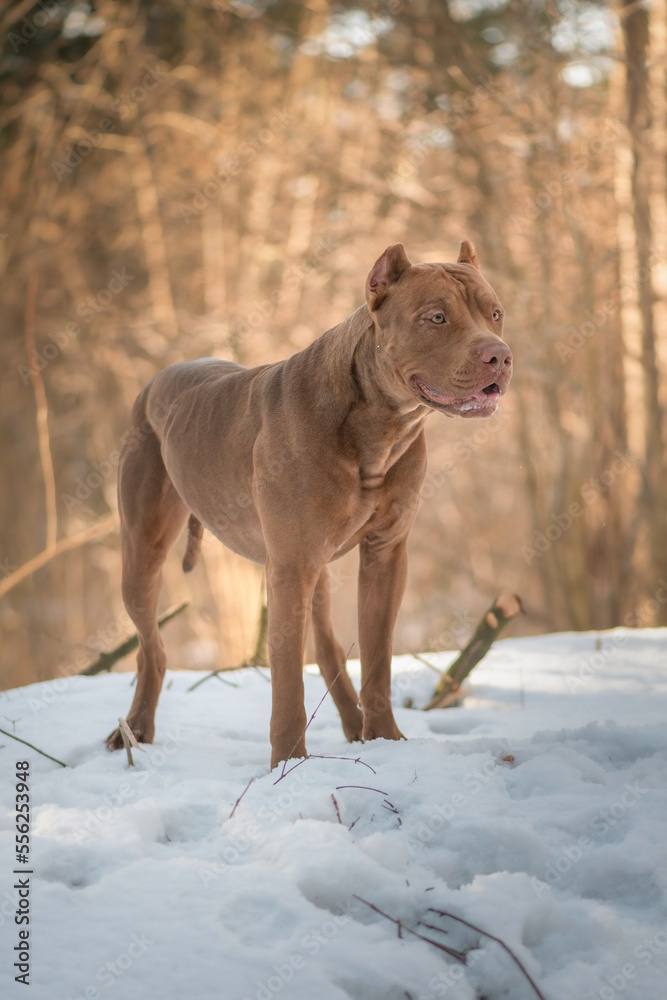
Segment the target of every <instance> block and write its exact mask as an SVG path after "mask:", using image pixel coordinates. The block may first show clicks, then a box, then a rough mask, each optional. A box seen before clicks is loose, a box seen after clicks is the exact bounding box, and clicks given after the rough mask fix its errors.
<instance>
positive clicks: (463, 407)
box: [413, 376, 503, 417]
mask: <svg viewBox="0 0 667 1000" xmlns="http://www.w3.org/2000/svg"><path fill="white" fill-rule="evenodd" d="M413 382H414V385H415V388H416V390H417V393H418V394H419V396H421V398H422V400H423V401H424V402H426V403H428V404H429V406H435V407H437V408H438V409H444V410H447V412H449V413H452V414H458V415H459V416H462V417H488V416H490V414H492V413H494V412H495V410H496V408H497V406H498V400H499V399H500V397H501V396H502V394H503V390H502V389H501V388H500V386H499V385H498V383H497V382H491V383H490V384H489V385H487V386H485V387H484V388H483V389H478V390H477V392H474V393H473V394H472V395H471V396H448V395H447V394H446V393H444V392H439V391H438V390H437V389H434V388H432V386H430V385H427V384H426V382H423V381H422V379H420V378H417V377H416V376H415V377H414V379H413Z"/></svg>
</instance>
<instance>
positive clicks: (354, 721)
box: [341, 708, 364, 743]
mask: <svg viewBox="0 0 667 1000" xmlns="http://www.w3.org/2000/svg"><path fill="white" fill-rule="evenodd" d="M341 722H342V724H343V732H344V734H345V739H346V740H347V742H348V743H359V742H361V740H363V738H364V717H363V714H362V712H361V709H359V708H358V709H356V711H355V712H354V714H352V715H349V716H347V717H346V718H344V719H341Z"/></svg>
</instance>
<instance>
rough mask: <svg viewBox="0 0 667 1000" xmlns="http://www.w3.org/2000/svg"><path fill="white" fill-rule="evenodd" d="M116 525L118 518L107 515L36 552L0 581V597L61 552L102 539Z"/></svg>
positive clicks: (113, 515)
mask: <svg viewBox="0 0 667 1000" xmlns="http://www.w3.org/2000/svg"><path fill="white" fill-rule="evenodd" d="M117 524H118V518H117V517H116V515H115V514H109V516H108V517H103V518H102V520H101V521H98V522H97V524H93V525H92V527H90V528H86V529H85V531H80V532H79V533H78V535H72V536H71V537H70V538H61V539H60V540H59V541H57V542H56V543H55V545H47V547H46V548H45V549H42V551H41V552H38V553H37V555H36V556H33V557H32V559H28V561H27V562H25V563H23V565H22V566H19V567H18V569H15V570H14V571H13V572H12V573H10V574H9V575H8V576H6V577H5V579H4V580H2V581H0V597H4V595H5V594H6V593H7V592H8V591H10V590H12V588H13V587H15V586H16V585H17V583H20V582H21V580H25V578H26V577H27V576H30V574H31V573H34V572H35V570H38V569H41V568H42V566H45V565H46V563H48V562H50V561H51V560H52V559H55V557H56V556H59V555H61V554H62V553H63V552H69V551H70V549H76V548H78V547H79V546H80V545H85V544H86V543H87V542H93V541H97V539H99V538H104V536H105V535H108V534H109V532H111V531H113V529H114V528H115V527H116V525H117Z"/></svg>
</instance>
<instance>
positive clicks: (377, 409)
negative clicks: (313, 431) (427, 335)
mask: <svg viewBox="0 0 667 1000" xmlns="http://www.w3.org/2000/svg"><path fill="white" fill-rule="evenodd" d="M324 355H326V362H327V363H323V362H324ZM296 358H299V359H300V364H299V368H300V369H301V371H302V374H305V372H308V373H309V375H308V383H309V387H310V393H309V395H310V397H311V401H312V402H315V399H317V403H316V405H317V407H318V412H321V413H322V416H324V411H326V419H328V420H329V421H330V422H331V423H332V424H333V425H334V427H335V428H337V430H338V432H339V433H341V434H342V435H344V437H345V439H346V443H347V446H348V449H347V450H348V451H349V452H350V453H352V454H354V456H355V461H356V462H357V463H358V467H359V475H360V478H361V481H362V486H364V487H365V488H374V487H376V486H380V485H381V484H382V482H383V481H384V477H385V475H386V474H387V472H388V471H389V469H390V468H391V467H392V466H393V465H394V463H395V462H397V461H398V459H399V458H400V457H401V455H403V454H404V453H405V452H406V451H407V449H408V448H409V447H410V445H411V444H412V443H413V441H414V440H415V438H416V437H417V436H418V435H419V434H420V433H421V430H422V425H423V423H424V420H425V419H426V417H427V416H428V414H429V413H430V412H431V410H430V409H429V408H428V407H427V406H423V405H421V404H420V403H419V402H418V401H417V400H416V399H414V400H412V399H410V397H409V395H408V394H407V393H406V392H405V389H404V388H402V387H401V386H400V385H398V384H397V382H396V379H395V376H393V373H392V371H391V368H390V366H389V363H388V361H387V359H386V357H384V356H383V354H382V347H380V348H378V343H377V337H376V331H375V327H374V324H373V320H372V317H371V315H370V313H369V311H368V307H367V306H362V307H361V308H360V309H357V310H356V312H354V313H352V315H351V316H348V317H347V319H345V320H343V322H342V323H339V324H338V326H336V327H334V328H333V329H331V330H327V332H326V333H325V334H323V335H322V336H321V337H320V338H319V339H318V340H316V341H315V342H314V343H313V344H311V345H310V346H309V347H307V348H306V349H305V351H302V352H301V353H300V355H296V356H295V359H290V361H292V360H296ZM323 379H324V380H326V381H323ZM313 390H315V391H314V392H313ZM332 429H333V428H332Z"/></svg>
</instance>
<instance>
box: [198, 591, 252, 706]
mask: <svg viewBox="0 0 667 1000" xmlns="http://www.w3.org/2000/svg"><path fill="white" fill-rule="evenodd" d="M268 621H269V617H268V610H267V607H266V604H264V603H263V604H262V606H261V608H260V611H259V625H258V627H257V641H256V643H255V652H254V653H253V654H252V656H251V657H250V659H249V660H244V661H243V663H239V665H238V666H237V667H221V668H220V670H212V671H211V673H210V674H207V675H206V677H200V678H199V680H198V681H195V683H194V684H192V685H191V686H190V687H189V688H187V690H186V694H189V693H190V691H194V690H195V688H198V687H199V685H200V684H203V683H204V682H205V681H210V679H211V677H217V678H218V680H219V681H222V683H223V684H231V686H232V687H236V684H234V683H233V681H226V680H225V679H224V677H221V676H220V674H226V673H228V672H230V671H232V670H246V669H247V668H248V667H254V668H255V670H257V672H258V673H259V674H260V676H261V677H264V674H262V672H261V670H258V668H259V667H266V666H268V656H267V652H266V641H267V629H268ZM265 679H266V680H267V681H269V683H271V681H270V678H268V677H267V678H265Z"/></svg>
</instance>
